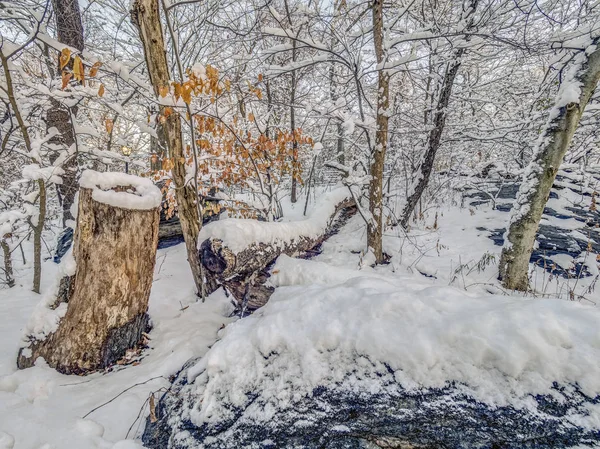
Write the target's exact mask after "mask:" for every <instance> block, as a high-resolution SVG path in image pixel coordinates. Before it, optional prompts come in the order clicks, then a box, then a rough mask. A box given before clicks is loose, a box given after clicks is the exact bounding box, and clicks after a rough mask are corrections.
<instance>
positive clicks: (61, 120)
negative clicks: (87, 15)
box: [46, 0, 84, 226]
mask: <svg viewBox="0 0 600 449" xmlns="http://www.w3.org/2000/svg"><path fill="white" fill-rule="evenodd" d="M52 6H53V9H54V16H55V19H56V21H55V22H56V33H57V37H58V41H59V42H60V43H62V44H65V45H68V46H71V47H74V48H76V49H77V50H79V51H82V50H83V45H84V40H83V24H82V22H81V13H80V11H79V2H78V1H77V0H52ZM76 113H77V108H71V109H69V108H67V107H65V106H63V105H61V104H60V102H58V101H56V100H54V99H52V100H51V107H50V109H49V110H48V112H47V114H46V126H47V128H53V127H54V128H56V129H57V130H58V132H59V134H58V135H56V136H55V137H53V138H52V139H50V141H49V143H50V144H53V145H56V146H57V147H58V148H62V150H61V151H68V150H69V149H70V148H71V147H72V146H73V145H74V144H75V132H74V129H73V126H72V124H71V114H73V115H75V114H76ZM58 157H59V154H55V155H53V157H52V158H51V159H53V160H52V162H54V160H56V158H58ZM62 168H63V170H64V171H65V173H64V174H63V175H62V176H61V177H62V180H63V182H62V184H58V185H57V186H56V188H57V190H58V194H59V197H60V200H61V203H62V211H63V212H62V222H63V226H65V225H66V222H67V220H73V215H72V214H71V205H72V204H73V201H74V199H75V193H76V192H77V154H74V155H71V157H69V158H68V159H67V160H66V161H65V163H64V164H62Z"/></svg>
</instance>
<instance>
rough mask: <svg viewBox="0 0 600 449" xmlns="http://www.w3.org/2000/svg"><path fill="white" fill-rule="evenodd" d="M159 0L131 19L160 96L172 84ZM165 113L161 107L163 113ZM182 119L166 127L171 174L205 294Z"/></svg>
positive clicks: (138, 8)
mask: <svg viewBox="0 0 600 449" xmlns="http://www.w3.org/2000/svg"><path fill="white" fill-rule="evenodd" d="M158 1H159V0H136V1H135V2H134V3H133V5H132V8H131V20H132V22H133V23H134V25H136V26H137V28H138V31H139V35H140V39H141V41H142V45H143V47H144V56H145V58H146V66H147V67H148V74H149V75H150V82H151V83H152V86H153V88H154V94H155V95H156V97H157V98H158V97H159V90H160V88H161V87H164V86H169V85H170V75H169V65H168V63H167V55H166V53H165V40H164V35H163V31H162V26H161V21H160V12H159V3H158ZM163 111H164V107H162V106H161V110H160V112H161V113H162V112H163ZM181 129H182V128H181V117H180V116H179V114H177V113H173V114H170V115H169V116H168V118H167V119H166V122H165V123H163V124H162V131H163V133H164V136H165V140H166V143H167V148H168V149H169V159H170V160H171V163H172V164H173V168H172V169H171V174H172V176H173V182H174V183H175V189H176V198H177V213H178V215H179V219H180V221H181V228H182V230H183V238H184V240H185V246H186V249H187V257H188V263H189V264H190V268H191V270H192V276H193V277H194V283H195V284H196V289H197V292H198V294H199V293H200V292H202V282H203V280H202V274H201V267H200V259H199V258H198V250H197V247H198V244H197V243H198V233H199V232H200V219H199V216H198V209H197V205H196V202H197V200H198V192H195V191H194V188H193V186H192V185H190V184H186V172H185V156H184V152H183V142H182V133H181Z"/></svg>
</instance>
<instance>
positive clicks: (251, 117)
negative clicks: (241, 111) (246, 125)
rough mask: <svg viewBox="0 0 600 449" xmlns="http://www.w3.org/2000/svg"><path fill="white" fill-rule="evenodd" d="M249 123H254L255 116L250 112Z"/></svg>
mask: <svg viewBox="0 0 600 449" xmlns="http://www.w3.org/2000/svg"><path fill="white" fill-rule="evenodd" d="M248 121H250V122H253V121H254V114H253V113H252V112H250V113H249V114H248Z"/></svg>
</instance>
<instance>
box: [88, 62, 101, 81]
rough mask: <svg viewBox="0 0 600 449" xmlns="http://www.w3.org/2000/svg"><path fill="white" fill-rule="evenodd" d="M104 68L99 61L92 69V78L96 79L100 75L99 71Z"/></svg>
mask: <svg viewBox="0 0 600 449" xmlns="http://www.w3.org/2000/svg"><path fill="white" fill-rule="evenodd" d="M101 66H102V63H101V62H100V61H97V62H95V63H94V65H93V66H92V68H91V69H90V77H94V76H96V75H97V74H98V69H99V68H100V67H101Z"/></svg>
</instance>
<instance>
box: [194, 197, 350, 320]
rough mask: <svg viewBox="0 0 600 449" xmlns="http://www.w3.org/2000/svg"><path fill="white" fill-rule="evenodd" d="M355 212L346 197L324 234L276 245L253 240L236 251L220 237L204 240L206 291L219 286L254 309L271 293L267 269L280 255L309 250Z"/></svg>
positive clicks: (302, 252) (240, 302)
mask: <svg viewBox="0 0 600 449" xmlns="http://www.w3.org/2000/svg"><path fill="white" fill-rule="evenodd" d="M354 213H356V204H355V203H354V200H352V199H351V198H348V199H346V200H344V201H342V202H340V203H339V204H338V205H337V206H336V208H335V211H334V213H333V215H332V216H331V217H330V219H329V225H328V226H327V228H326V230H325V232H324V233H323V235H321V236H319V237H317V238H314V237H308V236H306V237H301V238H299V239H297V240H295V239H291V240H289V241H285V242H278V243H277V244H276V245H275V244H267V243H263V242H256V243H254V244H252V245H250V246H249V247H248V248H246V249H245V250H243V251H241V252H239V253H237V254H236V253H234V252H233V251H232V250H231V249H229V248H228V247H227V246H225V245H223V242H222V241H221V240H219V239H214V238H211V239H207V240H205V241H204V242H202V244H201V245H200V253H201V254H202V256H201V259H202V263H203V265H204V269H205V270H204V271H205V273H206V277H207V284H208V287H209V288H208V292H213V291H215V290H216V289H217V288H218V287H219V286H221V285H222V286H223V287H224V288H225V289H226V290H227V291H228V292H229V293H231V294H232V295H233V297H234V298H235V299H236V301H237V302H238V305H239V307H240V308H241V309H244V308H245V309H247V310H255V309H257V308H258V307H261V306H263V305H264V304H265V303H266V302H267V301H268V299H269V297H270V296H271V293H273V288H271V287H267V286H264V285H263V284H264V282H265V281H266V280H267V278H268V273H267V272H266V268H267V267H268V266H269V265H270V264H271V263H272V262H274V261H275V259H277V257H279V256H280V255H281V254H286V255H288V256H293V255H295V254H306V253H310V252H311V251H312V250H314V249H315V248H316V247H318V246H319V245H320V244H321V243H322V242H323V241H325V240H326V239H327V238H328V237H329V236H331V235H333V234H335V233H336V232H337V231H338V230H339V228H340V227H341V226H343V225H344V224H345V223H346V221H347V220H348V219H349V218H350V217H351V216H352V215H354Z"/></svg>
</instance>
